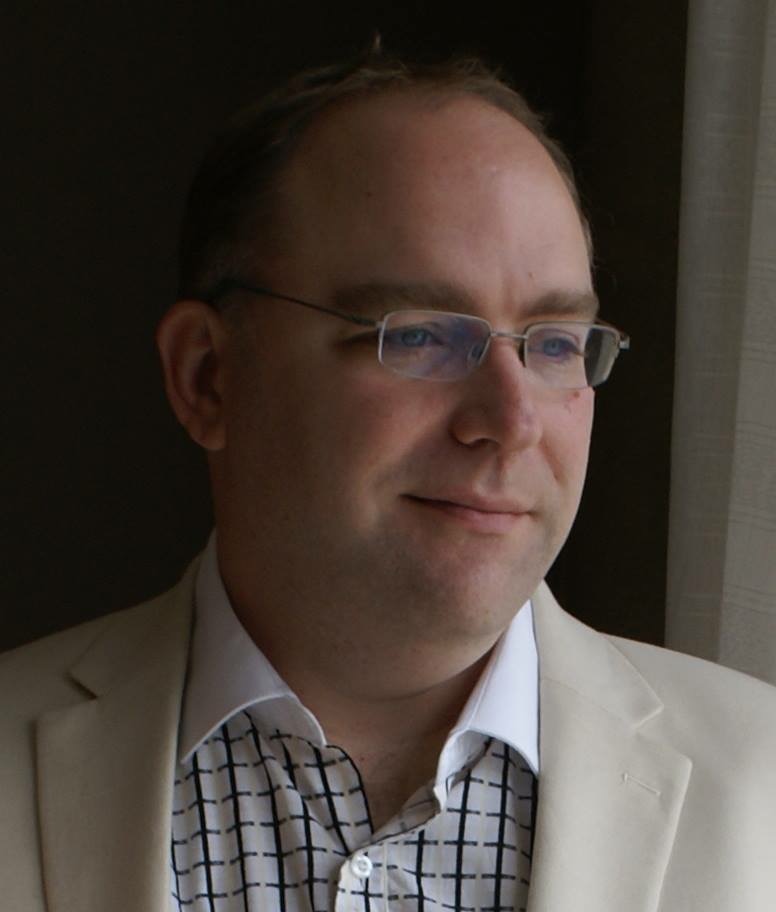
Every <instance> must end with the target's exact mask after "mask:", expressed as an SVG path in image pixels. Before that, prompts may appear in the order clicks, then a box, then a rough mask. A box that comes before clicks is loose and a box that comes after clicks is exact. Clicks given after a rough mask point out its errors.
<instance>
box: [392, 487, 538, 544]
mask: <svg viewBox="0 0 776 912" xmlns="http://www.w3.org/2000/svg"><path fill="white" fill-rule="evenodd" d="M406 497H407V499H408V500H409V501H410V502H411V503H413V504H414V505H416V506H418V507H419V508H420V509H422V510H425V511H427V512H428V513H429V514H434V515H436V516H437V518H438V519H440V520H441V519H449V520H452V521H454V522H458V523H460V524H463V525H466V526H469V527H470V528H472V529H474V530H475V531H479V532H489V533H494V534H503V533H505V532H511V531H512V530H513V529H514V528H515V526H516V525H517V524H518V523H520V522H521V521H522V520H524V519H525V518H526V517H528V515H529V511H528V510H526V509H522V508H520V507H519V506H517V505H515V504H511V503H510V504H506V503H501V502H498V501H485V500H481V499H478V498H468V497H467V498H466V499H463V498H461V499H455V500H446V499H443V498H432V497H419V496H417V495H414V494H408V495H406Z"/></svg>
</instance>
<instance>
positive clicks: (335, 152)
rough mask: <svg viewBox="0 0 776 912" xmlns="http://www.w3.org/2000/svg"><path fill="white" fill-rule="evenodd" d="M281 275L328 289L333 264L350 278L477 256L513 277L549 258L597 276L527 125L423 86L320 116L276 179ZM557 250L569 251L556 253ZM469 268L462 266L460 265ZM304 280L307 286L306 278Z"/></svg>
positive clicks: (468, 263)
mask: <svg viewBox="0 0 776 912" xmlns="http://www.w3.org/2000/svg"><path fill="white" fill-rule="evenodd" d="M280 199H281V206H282V207H283V213H282V220H283V222H284V223H285V228H286V231H285V232H284V233H285V235H286V236H287V237H288V238H289V239H290V242H289V244H288V253H287V256H286V261H287V266H288V272H289V273H290V274H289V275H288V276H287V277H284V278H282V279H281V281H293V287H294V288H295V289H296V291H298V292H301V291H302V290H303V289H302V288H301V286H300V284H299V272H300V269H302V270H303V271H304V273H305V277H308V276H312V277H314V278H315V280H316V281H315V285H309V286H306V287H305V289H304V290H305V292H306V293H313V294H320V293H321V292H320V291H319V289H320V288H321V283H322V281H324V280H326V278H327V276H328V275H329V274H331V273H333V272H335V271H337V270H339V271H340V272H342V273H344V272H345V271H348V272H350V273H351V278H352V280H353V281H354V282H362V283H363V282H370V281H381V280H397V279H398V280H401V281H419V280H426V279H439V280H444V281H448V282H453V283H456V282H457V281H458V277H457V276H456V272H457V271H461V272H466V273H467V276H466V278H468V279H471V280H474V279H475V278H476V276H475V275H473V274H472V269H471V267H472V266H474V265H477V267H478V268H479V270H480V271H482V272H483V274H484V273H489V274H490V275H491V276H493V277H494V278H498V277H501V278H502V279H504V280H506V279H508V276H507V275H506V273H507V272H508V271H509V268H510V266H509V264H510V262H511V263H512V264H514V265H517V264H519V263H523V264H524V266H525V269H526V270H527V272H528V273H530V272H531V271H532V270H533V271H534V272H542V271H543V270H545V271H546V267H547V265H548V262H547V261H548V259H550V258H553V257H554V258H555V259H556V260H557V261H558V262H560V261H562V260H565V261H567V265H568V261H569V256H568V254H569V252H570V251H571V250H572V248H575V249H574V251H573V256H572V257H571V260H573V261H574V263H573V266H574V269H576V270H577V275H576V276H575V277H574V276H569V277H568V279H564V277H563V275H560V276H559V277H558V278H559V281H560V282H561V284H564V283H566V284H568V282H571V284H580V275H581V276H582V280H581V283H582V284H583V285H584V284H585V282H587V281H589V271H588V267H587V251H586V246H585V240H584V234H583V231H582V226H581V224H580V221H579V217H578V215H577V212H576V207H575V205H574V203H573V201H572V200H571V197H570V194H569V192H568V189H567V187H566V185H565V182H564V180H563V178H562V177H561V175H560V174H559V173H558V171H557V169H556V167H555V165H554V163H553V162H552V160H551V159H550V157H549V155H548V153H547V152H546V150H545V149H544V148H543V147H542V145H541V143H540V142H539V141H538V140H537V139H536V137H534V136H533V135H532V134H531V133H530V131H529V130H528V129H527V128H526V127H524V126H523V125H522V124H520V123H519V122H517V121H516V120H515V119H514V118H513V117H511V116H510V115H508V114H507V113H505V112H504V111H502V110H500V109H498V108H495V107H493V106H492V105H490V104H488V103H487V102H485V101H482V100H480V99H477V98H473V97H470V96H460V95H457V96H450V95H449V94H448V95H440V94H439V93H435V94H430V93H420V92H417V91H412V92H402V93H397V92H393V93H388V94H385V95H382V96H378V97H377V98H372V99H369V100H355V101H348V102H346V103H343V104H341V105H339V106H337V107H335V108H334V109H332V110H330V111H327V112H326V113H325V114H324V115H322V116H321V118H320V119H319V120H318V121H317V122H316V123H314V124H313V125H312V127H311V128H310V129H309V130H308V132H307V133H306V134H305V136H304V137H303V139H302V141H301V142H300V145H299V147H298V149H297V151H296V153H295V155H294V157H293V158H292V160H291V162H290V163H289V165H288V166H287V168H286V170H285V172H284V174H283V175H282V178H281V182H280ZM558 254H561V256H560V257H558ZM461 278H462V279H463V278H464V276H461ZM308 287H309V291H308V290H307V288H308Z"/></svg>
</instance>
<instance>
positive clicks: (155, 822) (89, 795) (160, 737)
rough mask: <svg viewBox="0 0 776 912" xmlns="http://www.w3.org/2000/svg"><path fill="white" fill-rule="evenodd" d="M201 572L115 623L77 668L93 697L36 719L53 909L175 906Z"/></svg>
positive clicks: (121, 911) (126, 910)
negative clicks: (180, 779) (173, 876)
mask: <svg viewBox="0 0 776 912" xmlns="http://www.w3.org/2000/svg"><path fill="white" fill-rule="evenodd" d="M194 572H195V568H193V567H192V568H191V569H190V571H189V573H188V574H187V575H186V577H184V579H183V581H182V582H181V583H180V584H179V586H177V587H176V589H174V590H173V591H172V592H170V593H168V594H167V595H165V596H162V597H160V598H158V599H155V600H154V601H152V602H149V603H147V604H145V605H142V606H140V607H138V608H135V609H131V610H130V611H128V612H122V613H121V614H119V615H117V616H116V618H115V621H114V620H112V621H111V622H108V624H107V627H106V629H105V630H104V631H103V633H102V635H101V636H100V637H98V639H97V641H96V642H95V643H94V644H93V645H92V646H91V647H90V648H89V650H88V652H87V653H86V654H85V655H84V657H83V658H82V659H81V660H80V661H79V663H78V664H77V666H76V667H75V668H73V669H72V672H71V674H72V676H73V678H74V679H75V680H76V681H77V682H78V683H79V684H80V685H81V686H82V687H83V688H84V691H85V700H84V702H82V703H80V704H78V705H76V706H73V707H68V708H67V709H64V710H58V711H56V712H52V713H49V714H47V715H45V716H43V717H42V718H41V719H40V720H39V721H38V727H37V758H38V786H39V796H40V822H41V841H42V855H43V870H44V882H45V890H46V898H47V902H48V906H49V909H50V912H105V910H108V909H109V910H111V912H130V910H131V912H135V910H138V909H143V910H147V912H155V910H164V909H166V908H167V905H168V903H169V858H170V819H171V813H172V779H173V771H174V767H175V762H176V746H177V733H178V720H179V715H180V702H181V695H182V691H183V685H184V679H185V672H186V661H187V656H188V642H189V634H190V627H191V606H192V596H193V577H194Z"/></svg>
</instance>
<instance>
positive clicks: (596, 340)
mask: <svg viewBox="0 0 776 912" xmlns="http://www.w3.org/2000/svg"><path fill="white" fill-rule="evenodd" d="M490 333H491V329H490V326H489V324H488V323H486V322H485V321H484V320H481V319H479V318H478V317H473V316H468V315H465V314H452V313H441V312H437V311H396V312H394V313H391V314H388V315H387V316H386V318H385V321H384V324H383V329H382V333H381V338H380V360H381V362H382V363H383V364H384V365H385V366H386V367H389V368H391V369H392V370H394V371H396V372H397V373H400V374H404V375H405V376H409V377H420V378H425V379H430V380H458V379H460V378H462V377H465V376H466V375H467V374H468V373H469V372H470V371H471V370H473V369H474V368H475V367H476V366H477V365H478V364H479V363H480V361H481V360H482V356H483V353H484V351H485V350H486V348H487V346H488V343H489V340H490ZM527 336H528V337H527V338H526V340H525V344H524V347H523V363H524V364H525V366H526V368H527V369H528V370H529V371H531V372H532V373H533V374H535V375H536V376H537V377H538V378H539V379H540V380H541V381H542V382H543V383H545V384H546V385H547V386H551V387H556V388H561V389H583V388H584V387H586V386H596V385H597V384H599V383H602V382H603V381H604V380H605V379H606V378H607V376H608V375H609V371H610V370H611V367H612V364H613V363H614V359H615V357H616V355H617V352H618V336H617V334H616V332H615V331H614V330H611V329H609V328H608V327H605V326H596V325H590V324H589V323H574V322H563V323H538V324H535V325H534V326H532V327H530V328H529V330H528V334H527Z"/></svg>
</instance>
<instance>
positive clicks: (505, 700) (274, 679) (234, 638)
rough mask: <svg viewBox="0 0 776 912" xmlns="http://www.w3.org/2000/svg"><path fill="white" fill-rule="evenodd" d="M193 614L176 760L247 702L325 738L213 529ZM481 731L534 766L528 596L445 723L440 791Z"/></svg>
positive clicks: (291, 727)
mask: <svg viewBox="0 0 776 912" xmlns="http://www.w3.org/2000/svg"><path fill="white" fill-rule="evenodd" d="M194 615H195V621H194V635H193V640H192V647H191V656H190V660H189V671H188V678H187V682H186V690H185V693H184V698H183V712H182V716H181V732H180V741H179V752H178V756H179V760H180V761H181V762H186V761H188V760H189V759H190V758H191V755H192V754H193V753H194V752H195V751H196V750H197V748H198V747H199V746H200V745H201V744H202V742H203V741H205V740H206V739H207V738H208V737H209V736H210V735H211V734H212V733H213V732H214V731H215V730H216V729H218V728H219V727H220V726H221V725H222V724H223V723H224V722H226V721H227V720H228V719H229V718H231V717H232V716H233V715H234V714H235V713H237V712H239V711H240V710H242V709H246V708H247V707H249V706H250V707H251V712H252V713H253V715H254V716H255V717H256V719H257V722H259V724H260V725H261V726H262V727H265V728H267V729H268V730H271V731H275V730H280V731H284V732H286V733H290V734H294V735H297V736H298V737H301V738H305V739H306V740H308V741H311V742H313V743H314V744H317V745H319V746H323V745H325V743H326V737H325V735H324V732H323V729H322V728H321V725H320V723H319V722H318V720H317V719H316V718H315V716H314V715H313V714H312V713H311V712H310V710H308V709H307V707H305V706H304V705H303V704H302V703H301V701H300V700H299V698H298V697H297V696H296V694H295V693H294V692H293V691H292V690H291V688H290V687H289V686H288V685H287V684H286V683H285V681H284V680H283V679H282V678H281V677H280V675H279V674H278V673H277V671H275V669H274V668H273V667H272V665H271V663H270V662H269V660H268V659H267V657H266V656H265V655H264V654H263V653H262V651H261V650H260V649H259V648H258V646H256V644H255V643H254V642H253V640H252V639H251V638H250V636H249V635H248V633H247V631H246V630H245V628H244V627H243V626H242V624H241V623H240V621H239V620H238V618H237V616H236V615H235V613H234V610H233V608H232V605H231V603H230V601H229V596H228V595H227V592H226V589H225V587H224V583H223V580H222V579H221V574H220V572H219V569H218V558H217V555H216V539H215V532H214V533H213V534H212V535H211V537H210V541H209V542H208V544H207V547H206V549H205V552H204V554H203V558H202V562H201V564H200V567H199V572H198V576H197V582H196V588H195V612H194ZM483 735H484V736H487V737H493V738H497V739H498V740H500V741H503V742H505V743H506V744H508V745H509V746H510V747H512V748H514V749H515V750H516V751H518V752H519V753H520V754H521V755H522V756H523V757H524V758H525V760H526V762H527V763H528V765H529V766H530V767H531V769H532V770H533V772H534V773H537V774H538V772H539V692H538V658H537V652H536V640H535V637H534V630H533V613H532V608H531V603H530V602H526V603H525V605H523V607H522V608H521V609H520V611H518V613H517V615H516V616H515V618H514V620H513V621H512V623H511V624H510V626H509V627H508V628H507V630H506V631H505V633H504V634H503V636H502V637H501V639H500V640H499V641H498V643H497V644H496V646H495V648H494V649H493V652H492V653H491V656H490V658H489V660H488V663H487V665H486V666H485V669H484V671H483V673H482V675H481V676H480V679H479V681H478V682H477V685H476V686H475V688H474V690H473V691H472V693H471V695H470V697H469V699H468V701H467V702H466V705H465V706H464V708H463V711H462V712H461V715H460V716H459V718H458V721H457V723H456V724H455V726H454V727H453V729H452V730H451V731H450V734H449V736H448V738H447V741H446V742H445V745H444V747H443V748H442V752H441V753H440V756H439V763H438V767H437V776H436V783H437V784H436V786H435V791H436V792H441V791H446V788H445V787H444V786H445V783H446V782H448V780H449V779H450V777H451V776H454V775H455V774H456V773H457V772H458V771H459V770H460V769H461V767H462V766H463V765H464V764H465V763H466V762H467V761H468V760H470V759H471V758H472V755H473V754H474V753H476V752H477V750H478V749H479V748H480V747H481V743H482V736H483ZM440 797H441V794H440Z"/></svg>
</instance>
